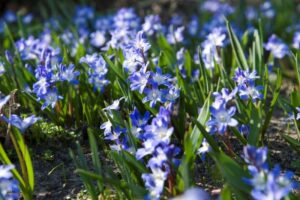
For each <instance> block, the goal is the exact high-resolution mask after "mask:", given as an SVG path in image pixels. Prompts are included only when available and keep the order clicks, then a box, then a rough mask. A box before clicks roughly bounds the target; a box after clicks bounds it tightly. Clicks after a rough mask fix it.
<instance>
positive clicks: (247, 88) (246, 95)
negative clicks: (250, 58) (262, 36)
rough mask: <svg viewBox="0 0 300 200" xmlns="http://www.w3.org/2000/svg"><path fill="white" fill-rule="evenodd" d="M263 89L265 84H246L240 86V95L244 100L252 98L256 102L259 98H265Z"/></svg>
mask: <svg viewBox="0 0 300 200" xmlns="http://www.w3.org/2000/svg"><path fill="white" fill-rule="evenodd" d="M263 89H264V88H263V86H261V85H259V86H255V85H254V83H252V84H250V85H245V84H244V85H241V86H240V87H239V95H240V97H241V99H242V100H248V99H250V98H251V99H252V101H253V102H256V101H257V100H261V99H263V94H262V93H261V92H260V91H261V90H263Z"/></svg>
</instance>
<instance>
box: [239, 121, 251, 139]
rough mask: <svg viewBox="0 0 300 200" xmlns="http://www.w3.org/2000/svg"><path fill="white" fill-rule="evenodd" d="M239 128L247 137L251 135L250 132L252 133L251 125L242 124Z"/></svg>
mask: <svg viewBox="0 0 300 200" xmlns="http://www.w3.org/2000/svg"><path fill="white" fill-rule="evenodd" d="M238 130H239V132H240V133H241V134H243V135H244V136H245V137H247V136H248V135H249V133H250V127H249V125H245V124H242V125H241V126H239V128H238Z"/></svg>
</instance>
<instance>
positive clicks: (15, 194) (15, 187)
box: [0, 165, 20, 200]
mask: <svg viewBox="0 0 300 200" xmlns="http://www.w3.org/2000/svg"><path fill="white" fill-rule="evenodd" d="M12 169H14V166H13V165H0V199H5V200H15V199H19V198H20V190H19V183H18V182H17V181H16V180H15V179H13V174H12V172H11V170H12Z"/></svg>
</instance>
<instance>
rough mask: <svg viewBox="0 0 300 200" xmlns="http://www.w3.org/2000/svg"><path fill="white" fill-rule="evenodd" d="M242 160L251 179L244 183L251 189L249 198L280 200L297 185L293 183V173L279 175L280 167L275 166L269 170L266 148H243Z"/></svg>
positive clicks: (246, 179)
mask: <svg viewBox="0 0 300 200" xmlns="http://www.w3.org/2000/svg"><path fill="white" fill-rule="evenodd" d="M244 160H245V162H246V163H247V164H248V170H249V172H250V174H251V178H244V181H245V182H246V183H247V184H249V185H251V186H252V187H253V189H252V191H251V196H252V198H253V199H255V200H269V199H273V200H280V199H282V198H284V197H286V196H287V195H288V194H289V193H290V192H291V191H292V190H293V189H295V188H296V187H297V184H296V183H295V182H293V180H292V178H293V176H294V175H293V173H292V172H286V173H284V174H281V173H280V167H279V166H278V165H276V166H275V167H274V168H273V169H269V167H268V164H267V163H266V160H267V148H266V147H261V148H256V147H253V146H245V147H244Z"/></svg>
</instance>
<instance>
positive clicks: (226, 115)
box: [206, 101, 238, 134]
mask: <svg viewBox="0 0 300 200" xmlns="http://www.w3.org/2000/svg"><path fill="white" fill-rule="evenodd" d="M235 111H236V108H235V107H234V106H232V107H230V108H229V109H228V110H227V109H226V103H225V102H223V101H217V102H215V104H213V105H212V106H211V107H210V112H211V119H210V120H209V121H208V122H207V123H206V125H207V126H208V127H209V128H210V130H211V132H212V133H213V132H218V133H220V134H223V133H225V131H226V129H227V126H232V127H234V126H237V125H238V122H237V120H236V119H234V118H232V117H233V115H234V114H235Z"/></svg>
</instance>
